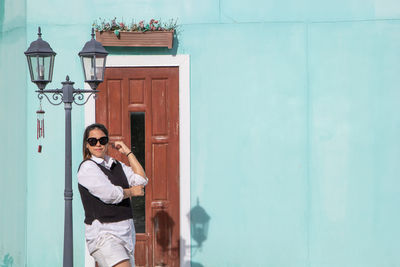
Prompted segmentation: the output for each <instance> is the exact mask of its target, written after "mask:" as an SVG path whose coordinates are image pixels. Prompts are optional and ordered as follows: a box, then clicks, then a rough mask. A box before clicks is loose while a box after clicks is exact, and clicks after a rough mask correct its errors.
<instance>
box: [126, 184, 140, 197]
mask: <svg viewBox="0 0 400 267" xmlns="http://www.w3.org/2000/svg"><path fill="white" fill-rule="evenodd" d="M139 196H144V186H143V185H138V186H132V187H129V188H126V189H124V199H125V198H131V197H139Z"/></svg>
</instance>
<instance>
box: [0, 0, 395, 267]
mask: <svg viewBox="0 0 400 267" xmlns="http://www.w3.org/2000/svg"><path fill="white" fill-rule="evenodd" d="M7 3H8V4H9V5H10V6H11V2H8V1H6V5H5V6H6V7H7ZM13 3H14V2H13ZM17 3H19V2H17ZM3 6H4V5H3ZM12 6H13V8H14V9H15V10H27V12H26V19H25V17H24V16H25V15H24V14H25V13H24V12H25V11H24V12H17V11H14V12H15V13H8V11H7V10H6V12H4V7H3V9H0V11H1V10H3V13H6V14H7V16H5V15H4V14H3V17H8V16H10V17H9V20H4V22H3V28H2V35H1V38H2V39H1V41H0V44H1V49H2V50H1V51H2V55H4V48H5V47H7V46H8V47H9V48H10V47H11V43H12V44H13V46H12V47H14V45H15V44H18V46H17V47H15V50H13V51H15V55H17V57H19V60H9V61H8V62H10V64H11V68H8V67H7V66H5V65H4V63H1V70H3V71H2V72H0V73H1V74H0V75H4V79H3V78H2V79H1V81H0V82H1V90H2V92H4V88H5V86H4V83H5V82H7V84H11V83H12V84H13V85H15V84H19V83H21V86H20V88H22V89H23V88H25V89H23V91H24V94H22V95H21V94H20V93H19V91H16V90H15V91H10V92H9V91H7V92H5V94H6V95H8V96H11V97H13V98H15V99H17V98H18V97H19V98H21V97H22V99H23V100H22V101H26V105H22V104H21V106H18V105H16V104H15V103H16V101H15V102H12V101H8V100H7V101H6V100H5V98H4V97H2V98H1V99H2V100H0V101H2V102H1V105H0V109H1V113H0V114H1V119H2V122H3V121H6V122H8V124H9V125H10V127H11V128H10V129H11V130H10V132H2V133H1V135H2V137H3V136H4V135H7V137H9V138H11V139H9V140H14V141H15V142H14V143H17V145H16V146H18V149H14V147H15V145H14V144H13V142H10V143H9V144H8V146H10V147H6V151H7V156H5V155H3V156H2V157H3V158H2V160H1V161H0V162H2V163H3V162H5V163H6V164H16V163H15V162H16V161H17V160H19V161H18V162H21V161H20V160H22V164H18V166H22V167H21V168H19V169H18V168H15V169H16V170H17V173H15V174H12V176H10V177H12V178H13V179H12V180H9V179H7V180H6V179H4V178H3V177H8V176H3V174H4V173H6V174H7V171H2V176H1V177H2V179H1V180H0V181H1V187H0V190H1V196H0V198H1V199H0V200H1V202H0V203H2V206H1V209H0V212H1V214H4V213H6V212H9V210H13V209H9V206H7V208H6V207H5V206H4V204H3V203H4V201H3V199H10V198H12V196H14V195H15V194H19V193H21V191H22V192H24V190H26V188H27V203H28V204H27V206H26V204H25V200H23V199H24V194H22V198H21V202H19V201H20V200H17V202H16V203H13V204H11V205H16V207H19V206H22V208H21V209H17V210H18V214H15V215H12V216H10V217H6V218H7V219H6V220H3V219H2V220H1V224H2V225H0V226H1V227H0V233H1V234H2V235H10V234H11V232H12V231H10V230H9V229H10V228H14V223H15V222H17V223H19V224H21V227H20V228H23V226H24V225H25V222H26V221H27V225H26V240H27V241H26V244H27V248H26V250H25V248H23V249H22V248H16V244H18V243H20V242H21V243H25V230H24V229H23V230H22V233H20V232H18V238H17V239H16V240H13V241H8V242H11V243H10V244H11V245H10V249H8V247H6V248H4V249H3V247H4V246H5V245H3V243H4V241H2V239H0V245H1V247H0V263H1V257H3V255H4V254H6V253H10V254H11V255H12V256H13V257H14V263H15V262H16V260H17V258H19V260H21V262H22V263H23V262H24V255H25V254H26V263H27V266H28V267H30V266H32V267H35V266H60V264H61V262H62V240H63V216H64V199H63V190H64V172H63V169H64V110H63V107H62V106H57V107H53V106H51V105H49V104H48V103H47V101H46V103H45V104H44V109H45V111H46V126H47V127H46V139H45V142H44V150H43V153H42V154H38V153H36V149H37V148H36V146H37V143H36V140H35V119H36V114H35V111H36V109H37V108H38V100H37V97H36V94H35V93H34V90H35V89H36V88H35V86H34V85H33V84H31V83H30V82H28V85H25V84H26V82H27V80H28V81H29V78H28V76H27V75H28V74H27V73H26V71H25V70H26V65H25V62H24V59H23V54H22V52H23V51H25V50H26V47H27V46H28V45H29V43H30V42H31V41H34V40H36V38H37V36H36V32H37V26H39V25H40V26H42V32H43V38H44V39H45V40H46V41H48V42H49V43H50V44H51V46H52V48H53V49H54V50H55V52H57V53H58V54H57V56H56V63H55V73H54V78H53V80H54V82H53V83H52V84H50V85H48V87H47V88H56V87H60V86H61V84H60V82H61V81H63V80H64V79H65V76H66V75H67V74H68V75H70V77H71V80H73V81H75V82H76V84H75V85H76V87H83V82H82V81H83V75H82V73H81V67H80V63H79V58H78V56H77V53H78V52H79V51H80V50H81V48H82V46H83V44H84V43H85V42H86V41H87V40H88V39H89V32H90V26H91V23H92V22H93V20H95V19H97V18H99V17H102V18H113V17H115V16H116V17H118V18H122V17H123V18H124V19H125V21H127V22H130V19H131V18H135V19H136V20H139V19H142V18H143V19H150V18H153V17H154V18H162V19H169V18H178V22H179V24H181V25H182V26H181V28H180V33H179V35H178V42H176V43H175V48H174V49H173V50H172V51H169V50H167V49H115V48H114V49H110V50H109V51H110V52H111V54H174V53H177V54H188V55H190V64H191V65H190V68H191V70H190V75H191V76H190V79H191V84H190V86H191V114H190V116H191V196H192V206H193V207H194V206H196V201H197V199H199V203H200V205H201V206H202V207H203V208H204V209H205V211H206V212H207V213H208V215H209V216H210V223H209V232H208V236H207V239H206V240H205V241H204V242H203V244H202V247H201V248H198V247H196V246H195V245H196V242H195V241H194V240H192V244H193V245H194V246H193V247H192V251H191V252H192V266H195V267H201V266H204V267H213V266H218V267H220V266H221V267H223V266H229V267H231V266H268V267H281V266H285V267H290V266H293V267H301V266H305V267H337V266H340V267H358V266H359V267H376V266H385V267H389V266H399V265H400V254H399V253H398V251H399V250H400V246H399V245H398V242H397V240H398V239H399V237H400V228H399V227H398V226H399V225H400V213H399V212H398V208H397V206H398V205H397V203H399V202H400V194H399V193H400V189H399V188H400V181H399V180H398V174H399V173H400V164H398V162H399V161H400V141H399V138H398V136H400V116H399V115H398V114H400V105H399V104H400V89H399V84H400V78H399V75H398V73H399V72H400V63H399V62H400V61H399V60H398V59H399V58H400V4H399V3H398V2H397V1H394V0H368V1H361V0H346V1H345V0H338V1H317V0H301V1H293V0H284V1H272V0H267V1H265V0H249V1H226V0H220V1H215V0H214V1H211V0H205V1H184V0H181V1H178V0H175V1H172V2H171V1H170V0H169V1H167V0H160V1H157V3H155V2H151V3H150V2H148V1H144V0H143V1H142V0H140V1H134V2H127V1H122V0H116V1H106V0H98V1H88V0H87V1H81V0H71V1H69V3H68V5H66V4H65V2H64V1H50V0H36V1H32V0H27V1H26V6H25V4H23V3H20V4H19V5H17V4H14V5H12ZM16 6H18V8H17V7H16ZM43 6H45V7H46V8H43ZM22 7H23V8H22ZM0 15H1V13H0ZM11 20H13V21H18V23H23V26H21V27H15V29H14V30H11V31H9V34H7V38H10V39H9V40H10V41H8V42H7V40H6V39H5V35H4V32H5V31H4V25H5V24H6V23H5V22H6V21H11ZM25 20H26V25H27V26H26V29H25V28H24V27H25V26H24V25H25V24H24V21H25ZM8 25H14V23H11V22H10V23H9V24H8ZM9 27H11V26H9ZM25 30H26V33H25ZM20 32H21V33H22V34H19V33H20ZM13 34H14V35H13ZM6 56H8V57H10V58H12V55H11V54H10V53H7V54H6ZM2 58H3V57H2ZM2 62H4V61H2ZM21 70H24V71H25V73H24V74H25V78H24V79H20V78H18V77H21V76H20V73H21ZM17 75H18V76H17ZM2 77H3V76H2ZM3 94H4V93H3ZM26 96H27V100H24V99H25V97H26ZM8 99H11V98H8ZM20 101H21V100H20ZM10 111H11V112H10ZM6 112H7V113H6ZM20 113H21V114H23V115H22V118H23V119H22V120H21V119H19V118H20V117H21V116H17V115H18V114H20ZM72 113H73V118H72V121H73V132H72V137H73V169H74V171H75V170H76V168H77V166H78V164H79V162H80V159H81V151H80V146H81V136H82V133H83V127H84V115H83V108H82V107H78V106H74V107H73V111H72ZM4 114H9V115H8V116H5V115H4ZM16 118H18V119H16ZM1 125H3V126H2V127H4V125H5V124H4V123H2V124H1ZM20 129H23V131H22V130H21V131H20ZM20 138H22V140H24V141H23V143H21V142H20V141H19V140H20ZM25 140H27V141H26V143H25ZM17 141H19V142H17ZM11 145H13V148H11ZM21 151H22V152H24V154H25V155H27V158H28V160H27V161H26V158H25V157H23V158H22V159H21V158H20V157H19V156H20V155H21ZM9 153H10V154H9ZM25 175H26V178H25ZM25 179H26V180H25ZM4 183H5V185H4V186H3V184H4ZM4 188H12V189H10V190H6V189H4ZM19 190H21V191H19ZM77 192H78V191H77V187H76V183H75V184H74V193H75V196H74V241H75V242H74V254H75V266H83V261H84V246H83V245H84V234H83V223H82V222H83V210H82V207H81V204H80V199H79V196H78V194H77ZM12 199H14V198H12ZM13 212H15V211H13ZM2 218H3V216H2ZM3 224H6V225H11V226H6V225H3ZM15 227H16V228H17V227H18V226H15ZM5 240H10V237H9V236H7V237H6V239H5ZM4 244H8V243H7V241H6V243H4ZM7 246H8V245H7ZM13 247H15V248H13ZM18 253H20V254H18ZM17 255H19V256H17ZM16 266H19V265H16Z"/></svg>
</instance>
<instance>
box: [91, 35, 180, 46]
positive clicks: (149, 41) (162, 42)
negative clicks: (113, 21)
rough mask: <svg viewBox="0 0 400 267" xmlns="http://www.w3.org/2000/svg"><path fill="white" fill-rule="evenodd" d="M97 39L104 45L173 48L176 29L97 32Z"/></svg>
mask: <svg viewBox="0 0 400 267" xmlns="http://www.w3.org/2000/svg"><path fill="white" fill-rule="evenodd" d="M96 40H97V41H99V42H100V43H101V44H102V45H103V46H130V47H168V48H169V49H172V44H173V41H174V31H147V32H124V31H121V32H119V36H118V37H117V36H116V35H115V34H114V32H111V31H103V32H96Z"/></svg>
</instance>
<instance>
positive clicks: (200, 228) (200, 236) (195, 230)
mask: <svg viewBox="0 0 400 267" xmlns="http://www.w3.org/2000/svg"><path fill="white" fill-rule="evenodd" d="M187 218H188V220H189V222H190V232H191V239H192V241H194V242H191V244H190V245H186V244H187V242H186V240H184V239H182V242H181V244H182V246H183V247H184V249H183V253H184V255H182V258H185V255H186V253H187V252H186V251H187V250H189V251H190V258H191V259H190V260H185V261H184V263H183V267H204V265H203V264H201V263H199V262H195V261H193V257H194V256H195V255H196V254H197V252H198V251H201V249H202V247H203V244H204V242H205V241H206V240H207V238H208V230H209V225H210V220H211V217H210V216H209V215H208V213H207V212H206V210H205V209H204V208H203V207H202V206H200V200H199V198H197V203H196V206H194V207H193V208H191V209H190V212H189V214H187ZM194 243H195V244H194Z"/></svg>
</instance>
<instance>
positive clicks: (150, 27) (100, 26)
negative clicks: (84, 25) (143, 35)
mask: <svg viewBox="0 0 400 267" xmlns="http://www.w3.org/2000/svg"><path fill="white" fill-rule="evenodd" d="M177 21H178V20H177V19H175V20H174V19H170V20H169V21H167V22H162V21H161V20H155V19H151V20H150V21H149V23H147V24H146V23H145V22H144V20H141V21H139V22H138V23H136V22H135V20H132V22H131V23H130V24H129V25H128V24H126V23H125V22H123V21H117V18H114V19H112V20H111V21H109V22H108V21H106V20H105V19H101V18H99V22H98V21H97V20H95V21H94V22H93V27H94V29H95V30H96V31H98V32H105V31H112V32H114V33H115V35H117V36H119V33H120V32H121V31H125V32H147V31H176V29H177V28H178V24H177Z"/></svg>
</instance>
